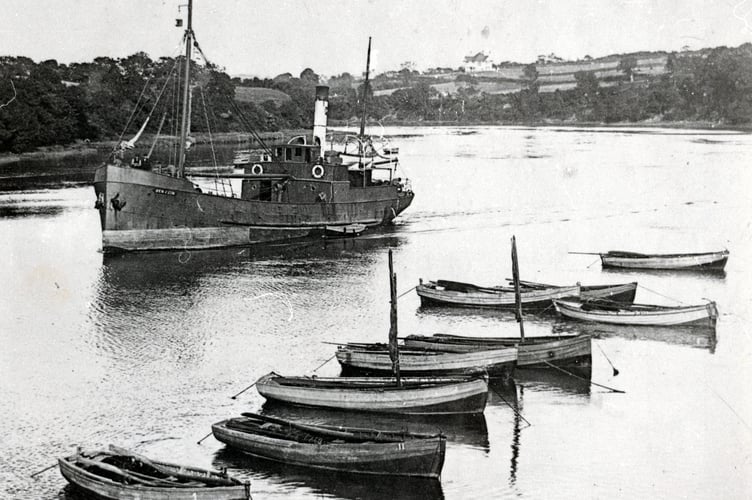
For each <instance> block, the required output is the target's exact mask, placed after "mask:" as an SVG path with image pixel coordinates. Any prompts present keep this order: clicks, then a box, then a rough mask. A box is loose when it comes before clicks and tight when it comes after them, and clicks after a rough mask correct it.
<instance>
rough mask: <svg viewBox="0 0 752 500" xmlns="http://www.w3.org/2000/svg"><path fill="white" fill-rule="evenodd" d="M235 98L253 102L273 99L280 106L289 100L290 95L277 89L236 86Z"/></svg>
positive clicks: (259, 102)
mask: <svg viewBox="0 0 752 500" xmlns="http://www.w3.org/2000/svg"><path fill="white" fill-rule="evenodd" d="M235 99H236V100H238V101H240V102H252V103H253V104H263V103H265V102H266V101H273V102H274V104H275V105H276V106H280V105H282V104H284V103H285V102H287V101H289V100H290V96H289V95H287V94H285V93H284V92H280V91H279V90H275V89H267V88H262V87H235Z"/></svg>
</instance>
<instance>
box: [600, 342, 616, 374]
mask: <svg viewBox="0 0 752 500" xmlns="http://www.w3.org/2000/svg"><path fill="white" fill-rule="evenodd" d="M595 345H596V346H598V349H600V351H601V352H602V353H603V357H604V358H606V361H608V364H609V365H611V369H612V370H613V371H614V377H615V376H617V375H618V374H619V370H617V369H616V367H615V366H614V364H613V363H612V362H611V360H610V359H608V356H606V351H604V350H603V348H602V347H601V346H600V344H598V343H596V344H595Z"/></svg>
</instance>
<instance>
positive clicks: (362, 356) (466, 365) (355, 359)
mask: <svg viewBox="0 0 752 500" xmlns="http://www.w3.org/2000/svg"><path fill="white" fill-rule="evenodd" d="M337 361H339V364H340V365H341V366H342V371H343V372H344V373H345V374H367V375H377V374H384V373H391V370H392V360H391V358H390V357H389V349H388V347H387V346H386V345H385V344H347V345H342V346H339V347H338V348H337ZM516 364H517V347H515V346H501V347H498V348H495V349H486V350H478V351H469V352H437V351H430V350H425V349H409V348H408V349H405V348H404V347H403V346H400V348H399V366H400V372H401V373H402V374H405V375H413V376H426V375H455V374H466V373H474V372H487V373H488V374H489V375H491V376H498V377H500V378H510V377H511V376H512V374H513V373H514V367H515V365H516Z"/></svg>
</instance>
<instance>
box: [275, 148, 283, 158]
mask: <svg viewBox="0 0 752 500" xmlns="http://www.w3.org/2000/svg"><path fill="white" fill-rule="evenodd" d="M274 156H276V157H277V158H282V148H276V149H275V150H274Z"/></svg>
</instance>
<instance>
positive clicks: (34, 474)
mask: <svg viewBox="0 0 752 500" xmlns="http://www.w3.org/2000/svg"><path fill="white" fill-rule="evenodd" d="M55 467H57V462H55V463H54V464H52V465H50V466H49V467H45V468H44V469H42V470H39V471H36V472H35V473H33V474H31V475H30V476H29V477H35V476H38V475H39V474H41V473H42V472H47V471H48V470H50V469H54V468H55Z"/></svg>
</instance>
